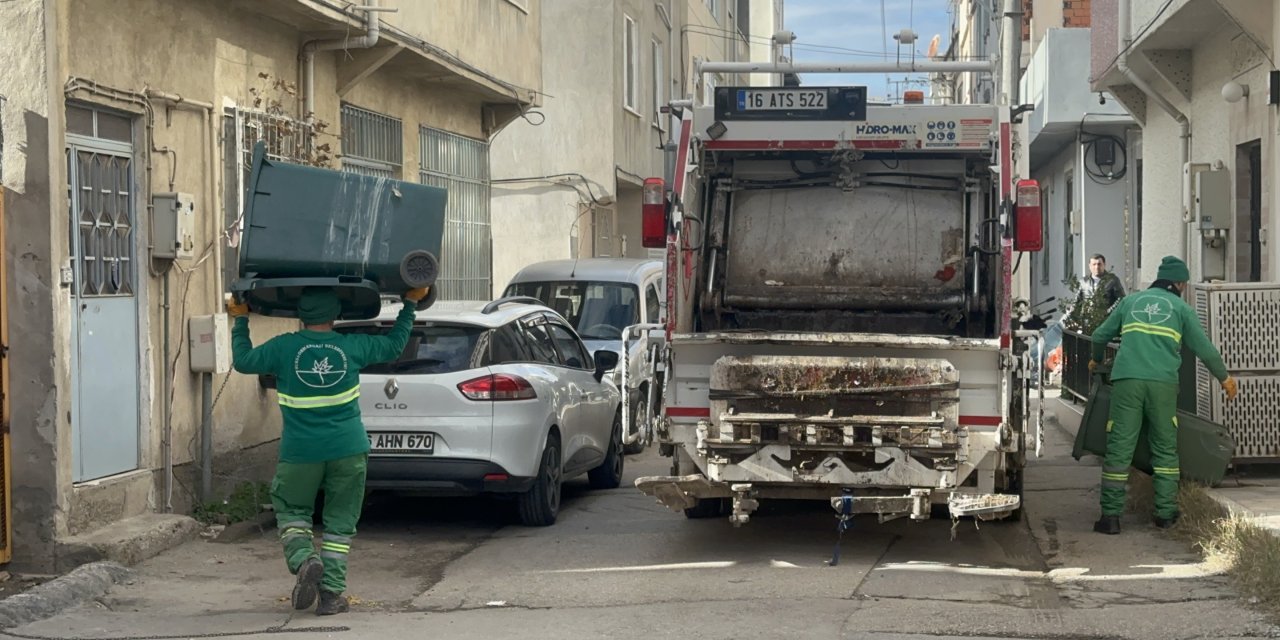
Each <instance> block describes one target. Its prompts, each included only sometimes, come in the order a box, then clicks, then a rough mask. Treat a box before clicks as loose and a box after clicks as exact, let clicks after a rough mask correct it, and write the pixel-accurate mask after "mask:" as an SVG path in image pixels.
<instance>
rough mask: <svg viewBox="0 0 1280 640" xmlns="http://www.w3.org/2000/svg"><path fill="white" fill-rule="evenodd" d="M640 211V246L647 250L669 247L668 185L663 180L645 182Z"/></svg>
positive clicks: (651, 179)
mask: <svg viewBox="0 0 1280 640" xmlns="http://www.w3.org/2000/svg"><path fill="white" fill-rule="evenodd" d="M640 209H641V216H642V220H641V232H640V239H641V242H640V244H641V245H642V246H644V248H646V249H661V248H662V247H665V246H667V197H666V183H665V182H664V181H663V180H662V178H648V179H646V180H645V181H644V200H643V203H642V204H641V206H640Z"/></svg>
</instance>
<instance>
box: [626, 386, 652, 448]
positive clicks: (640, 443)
mask: <svg viewBox="0 0 1280 640" xmlns="http://www.w3.org/2000/svg"><path fill="white" fill-rule="evenodd" d="M636 395H638V396H640V397H638V398H636V399H635V401H633V402H632V403H631V426H637V425H642V424H645V423H647V422H648V421H649V403H648V402H647V400H648V398H649V396H648V390H647V389H646V388H645V387H640V389H639V391H637V392H636ZM636 431H637V432H638V431H639V429H638V428H637V429H636ZM644 446H645V442H644V440H642V439H637V440H636V441H635V442H633V443H631V444H629V445H626V447H625V448H624V449H623V452H625V453H626V454H627V455H629V456H633V455H635V454H637V453H641V452H643V451H644Z"/></svg>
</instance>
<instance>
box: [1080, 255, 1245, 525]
mask: <svg viewBox="0 0 1280 640" xmlns="http://www.w3.org/2000/svg"><path fill="white" fill-rule="evenodd" d="M1190 279H1191V274H1190V272H1189V271H1188V270H1187V264H1186V263H1185V262H1183V261H1182V260H1180V259H1178V258H1175V257H1173V256H1168V257H1166V258H1165V259H1164V261H1162V262H1161V263H1160V270H1159V271H1158V272H1157V273H1156V281H1155V282H1154V283H1152V284H1151V288H1149V289H1147V290H1146V291H1143V292H1141V293H1136V294H1132V295H1130V296H1128V297H1126V298H1123V299H1121V300H1120V304H1119V305H1117V306H1116V308H1115V310H1114V311H1113V312H1112V314H1111V315H1110V316H1108V317H1107V320H1106V321H1105V322H1103V323H1102V326H1100V327H1098V329H1097V330H1096V331H1094V332H1093V354H1092V358H1091V359H1090V361H1089V370H1090V371H1092V370H1093V369H1094V367H1095V366H1096V365H1097V362H1098V361H1100V360H1102V358H1103V356H1104V355H1105V354H1106V349H1107V343H1109V342H1111V340H1112V339H1113V338H1115V337H1116V336H1117V335H1118V336H1120V337H1121V338H1120V352H1119V353H1118V354H1117V355H1116V361H1115V365H1114V366H1113V367H1112V369H1111V381H1112V385H1113V386H1112V389H1111V413H1110V415H1109V416H1108V418H1109V419H1108V420H1107V456H1106V460H1105V461H1104V462H1103V466H1102V518H1100V519H1099V520H1098V522H1097V524H1095V525H1094V527H1093V529H1094V531H1097V532H1098V533H1105V534H1113V535H1114V534H1117V533H1120V515H1121V514H1122V513H1123V512H1124V505H1125V488H1126V485H1127V484H1128V481H1129V465H1130V464H1131V463H1132V462H1133V452H1134V449H1135V448H1136V447H1137V445H1138V437H1139V435H1140V434H1141V431H1142V425H1143V422H1144V421H1145V422H1146V425H1147V430H1148V431H1147V438H1148V441H1149V444H1150V446H1151V464H1152V466H1153V467H1154V477H1153V479H1152V485H1153V486H1154V489H1155V502H1156V513H1155V524H1156V526H1157V527H1160V528H1162V529H1167V528H1169V527H1172V526H1173V525H1174V523H1176V522H1177V520H1178V479H1179V476H1180V473H1181V472H1180V471H1179V468H1178V417H1177V410H1178V372H1179V371H1180V370H1181V368H1182V343H1183V342H1184V341H1185V342H1186V344H1187V346H1188V347H1190V348H1191V352H1192V353H1194V354H1195V355H1196V357H1198V358H1200V360H1201V361H1203V362H1204V364H1205V366H1206V367H1208V368H1209V371H1210V373H1212V374H1213V377H1215V378H1217V379H1218V380H1219V382H1221V383H1222V388H1223V389H1224V390H1225V391H1226V394H1227V399H1228V400H1230V399H1233V398H1235V396H1236V392H1237V388H1236V381H1235V380H1234V379H1233V378H1231V377H1230V376H1229V375H1227V368H1226V366H1225V365H1224V364H1223V363H1222V355H1221V354H1219V353H1218V350H1217V349H1216V348H1214V346H1213V344H1212V343H1211V342H1209V338H1208V337H1206V336H1205V333H1204V329H1203V328H1201V326H1200V320H1199V319H1198V318H1197V317H1196V313H1195V311H1194V310H1192V308H1191V306H1190V305H1188V304H1187V303H1186V302H1184V301H1183V300H1182V292H1183V291H1184V290H1186V287H1187V281H1188V280H1190Z"/></svg>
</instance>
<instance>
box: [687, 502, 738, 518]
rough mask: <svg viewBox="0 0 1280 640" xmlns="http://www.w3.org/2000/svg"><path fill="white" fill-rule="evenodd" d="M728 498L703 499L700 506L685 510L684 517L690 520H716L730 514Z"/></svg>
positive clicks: (699, 503)
mask: <svg viewBox="0 0 1280 640" xmlns="http://www.w3.org/2000/svg"><path fill="white" fill-rule="evenodd" d="M728 507H729V499H728V498H702V499H699V500H698V504H696V505H694V506H692V507H689V508H688V509H685V510H684V517H686V518H688V519H690V520H701V519H703V518H716V517H719V516H722V515H724V514H725V513H727V512H728V510H729V509H728Z"/></svg>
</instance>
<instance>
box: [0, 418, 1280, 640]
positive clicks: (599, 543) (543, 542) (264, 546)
mask: <svg viewBox="0 0 1280 640" xmlns="http://www.w3.org/2000/svg"><path fill="white" fill-rule="evenodd" d="M1047 440H1048V447H1047V451H1046V455H1045V457H1044V458H1041V459H1040V460H1037V461H1036V462H1035V463H1034V467H1033V468H1032V470H1031V471H1030V473H1029V474H1028V490H1027V509H1026V511H1027V518H1026V520H1024V521H1023V522H1019V523H1009V524H995V523H992V524H983V525H982V526H981V528H980V529H976V530H975V528H974V525H973V523H972V522H962V523H961V524H960V526H959V527H958V528H957V529H956V531H955V536H956V537H955V540H954V541H952V540H951V532H950V523H949V522H946V521H929V522H925V523H914V522H910V521H905V520H900V521H895V522H891V523H887V524H884V525H880V524H877V523H876V522H875V520H874V519H870V518H864V519H859V520H858V521H857V522H856V523H855V525H854V528H853V529H852V530H851V531H849V532H848V533H846V534H845V540H844V544H843V546H842V553H841V561H840V564H839V566H836V567H830V566H827V561H828V560H829V559H830V557H831V553H832V549H833V545H834V542H835V537H836V532H835V526H834V525H835V519H834V518H833V515H832V513H831V512H830V510H829V508H827V507H825V506H822V505H814V506H812V507H810V506H807V505H782V506H779V507H775V508H772V509H765V510H762V511H761V512H760V513H758V514H757V516H756V517H753V519H752V522H751V523H750V524H748V525H746V526H745V527H743V528H740V529H734V528H732V527H731V526H730V525H729V523H728V521H727V519H716V520H703V521H690V520H686V519H685V518H684V517H683V516H682V515H679V514H676V513H672V512H669V511H667V510H665V509H663V508H662V507H659V506H658V505H656V504H654V503H653V501H652V500H651V499H650V498H648V497H646V496H643V495H641V494H639V493H638V492H636V491H635V490H634V489H630V488H625V487H624V488H622V489H619V490H615V491H607V492H594V491H590V490H589V489H587V487H586V483H585V481H582V480H579V481H575V482H574V483H572V485H571V486H570V487H567V488H566V502H565V507H564V510H563V512H562V515H561V518H560V521H559V523H558V524H556V525H555V526H554V527H551V528H546V529H530V528H524V527H521V526H519V525H517V524H509V520H507V519H505V516H503V515H502V514H501V507H502V505H501V504H499V503H494V502H489V501H456V500H412V499H395V498H389V497H376V498H375V500H374V501H373V502H372V503H371V504H370V506H369V508H368V510H367V513H366V517H365V519H364V522H363V525H362V531H361V535H360V537H359V538H357V546H356V551H355V552H354V553H353V556H352V558H353V560H352V570H351V572H352V577H351V591H350V594H351V595H352V596H354V598H355V601H354V607H353V611H352V613H350V614H348V615H345V616H338V617H334V618H317V617H315V616H314V615H313V614H312V613H310V612H304V613H300V614H297V615H293V616H292V617H291V616H290V613H291V612H290V610H289V605H288V602H287V596H288V593H289V589H290V588H291V585H292V580H291V578H290V577H289V576H288V575H287V573H286V572H285V570H284V565H283V562H282V561H281V559H280V558H279V557H278V551H277V543H276V541H275V539H274V537H273V536H270V535H267V536H263V537H261V538H257V539H253V540H251V541H248V542H246V543H243V544H233V545H227V544H214V543H209V542H206V541H203V540H200V541H196V542H192V543H189V544H187V545H185V546H183V547H181V548H179V549H177V550H175V551H172V552H170V553H167V554H164V555H162V556H160V557H158V558H155V559H153V560H151V561H148V562H146V563H144V564H143V565H141V566H140V567H139V568H138V569H139V574H138V579H137V580H136V581H135V583H134V584H130V585H126V586H122V587H119V588H117V589H116V590H114V591H113V592H112V593H110V594H109V595H108V596H107V597H105V598H103V599H102V600H101V601H100V602H97V603H94V604H90V605H88V606H84V607H80V608H78V609H74V610H71V611H68V612H66V613H64V614H63V615H61V616H58V617H56V618H53V619H50V620H46V621H43V622H39V623H36V624H32V625H29V626H27V627H24V628H21V629H17V630H15V632H17V633H21V634H23V635H26V636H43V637H60V638H68V637H76V638H81V637H83V638H88V637H95V638H115V637H126V636H127V637H137V636H174V637H188V636H189V635H194V634H210V633H226V634H244V637H268V636H267V635H265V634H264V633H263V632H264V631H265V630H267V629H268V628H270V627H274V626H278V625H281V624H284V625H286V626H287V628H289V629H298V632H297V633H290V632H285V633H283V634H280V633H276V634H272V635H271V636H270V637H280V638H288V639H292V638H400V637H403V638H410V637H414V638H417V637H425V638H463V639H465V638H486V639H489V638H495V637H505V636H513V637H519V638H597V637H599V638H694V637H696V638H735V639H736V638H780V637H788V638H867V639H876V640H888V639H895V638H921V637H929V638H949V637H967V638H975V637H977V638H983V637H989V638H1150V639H1152V640H1156V639H1158V640H1175V639H1179V638H1242V637H1266V636H1269V635H1271V634H1274V633H1275V630H1274V628H1273V627H1271V626H1270V625H1268V624H1267V623H1266V622H1265V621H1264V620H1263V619H1261V617H1259V616H1258V615H1256V614H1255V613H1253V612H1252V611H1251V610H1250V609H1248V608H1247V605H1245V604H1244V603H1242V602H1240V601H1239V600H1238V598H1237V597H1236V596H1235V595H1234V594H1233V593H1232V591H1231V590H1230V588H1229V587H1228V586H1227V584H1226V581H1225V579H1224V578H1223V577H1222V576H1220V575H1218V574H1216V573H1215V570H1214V568H1213V567H1208V566H1204V565H1203V564H1201V563H1199V561H1198V557H1197V556H1196V554H1194V553H1192V552H1191V550H1189V549H1188V548H1187V547H1186V546H1185V545H1184V544H1182V543H1180V542H1177V541H1174V540H1171V539H1169V538H1168V537H1167V536H1165V535H1163V534H1160V533H1158V532H1157V530H1155V529H1154V528H1153V527H1151V526H1150V525H1149V524H1148V523H1147V518H1146V517H1145V516H1141V517H1140V516H1137V515H1134V516H1132V517H1129V518H1127V519H1126V522H1125V525H1126V527H1127V529H1126V531H1125V533H1124V534H1123V535H1121V536H1118V537H1103V536H1100V535H1098V534H1095V533H1093V532H1092V531H1091V529H1090V527H1091V525H1092V523H1093V520H1094V518H1095V517H1096V502H1097V489H1096V484H1097V480H1098V469H1097V467H1096V466H1094V465H1093V464H1086V463H1077V462H1075V461H1074V460H1072V459H1071V458H1070V457H1069V451H1070V445H1069V437H1068V434H1067V433H1066V432H1065V431H1064V430H1062V429H1060V428H1058V427H1056V426H1051V427H1050V431H1049V437H1048V438H1047ZM666 464H667V463H666V460H665V459H662V458H659V457H658V456H657V455H656V454H655V453H653V452H646V453H645V454H644V455H642V456H639V457H636V458H631V459H630V460H629V465H628V474H627V475H628V476H629V478H631V479H634V478H635V477H636V476H638V475H647V474H655V473H662V472H664V469H665V467H666ZM305 627H312V628H313V629H310V630H306V629H303V628H305ZM314 627H325V628H320V629H315V628H314ZM1271 637H1274V636H1273V635H1271Z"/></svg>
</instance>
